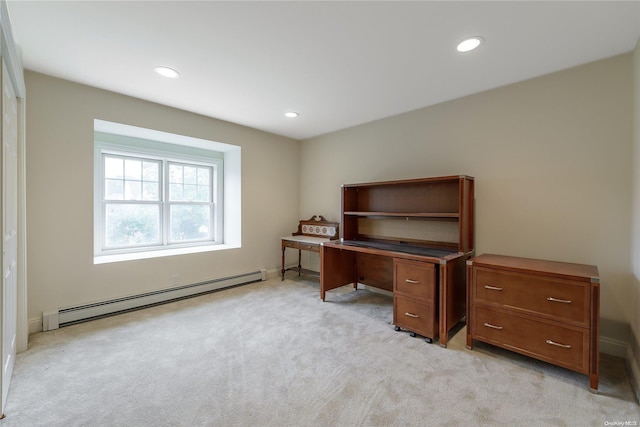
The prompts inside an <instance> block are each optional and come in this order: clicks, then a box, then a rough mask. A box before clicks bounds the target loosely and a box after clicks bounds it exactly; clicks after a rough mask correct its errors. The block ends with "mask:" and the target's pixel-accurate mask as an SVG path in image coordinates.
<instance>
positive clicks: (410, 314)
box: [404, 313, 420, 319]
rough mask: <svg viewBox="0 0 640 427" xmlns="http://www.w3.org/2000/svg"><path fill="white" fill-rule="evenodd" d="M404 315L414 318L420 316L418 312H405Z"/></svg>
mask: <svg viewBox="0 0 640 427" xmlns="http://www.w3.org/2000/svg"><path fill="white" fill-rule="evenodd" d="M404 315H405V316H409V317H413V318H414V319H417V318H418V317H420V316H418V315H417V314H413V313H405V314H404Z"/></svg>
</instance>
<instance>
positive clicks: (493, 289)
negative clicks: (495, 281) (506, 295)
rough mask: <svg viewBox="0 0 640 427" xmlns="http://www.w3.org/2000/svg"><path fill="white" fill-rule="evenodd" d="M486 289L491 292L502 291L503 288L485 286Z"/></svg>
mask: <svg viewBox="0 0 640 427" xmlns="http://www.w3.org/2000/svg"><path fill="white" fill-rule="evenodd" d="M484 288H485V289H489V290H490V291H501V290H502V288H499V287H497V286H491V285H484Z"/></svg>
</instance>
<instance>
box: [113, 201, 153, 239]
mask: <svg viewBox="0 0 640 427" xmlns="http://www.w3.org/2000/svg"><path fill="white" fill-rule="evenodd" d="M105 210H106V212H105V222H106V233H105V234H106V236H105V237H106V246H107V247H114V246H139V245H144V244H146V245H151V244H157V243H159V240H160V207H159V205H135V204H118V203H108V204H107V205H106V207H105Z"/></svg>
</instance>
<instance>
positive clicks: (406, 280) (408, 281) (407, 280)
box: [404, 279, 420, 285]
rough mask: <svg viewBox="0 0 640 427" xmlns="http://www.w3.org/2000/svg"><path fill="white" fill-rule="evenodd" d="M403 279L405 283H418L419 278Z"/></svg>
mask: <svg viewBox="0 0 640 427" xmlns="http://www.w3.org/2000/svg"><path fill="white" fill-rule="evenodd" d="M404 281H405V282H407V283H412V284H414V285H417V284H419V283H420V281H419V280H411V279H404Z"/></svg>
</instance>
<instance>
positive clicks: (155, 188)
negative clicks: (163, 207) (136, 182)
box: [142, 182, 160, 201]
mask: <svg viewBox="0 0 640 427" xmlns="http://www.w3.org/2000/svg"><path fill="white" fill-rule="evenodd" d="M159 196H160V191H159V185H158V183H156V182H143V183H142V200H149V201H159V200H160V198H159Z"/></svg>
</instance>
